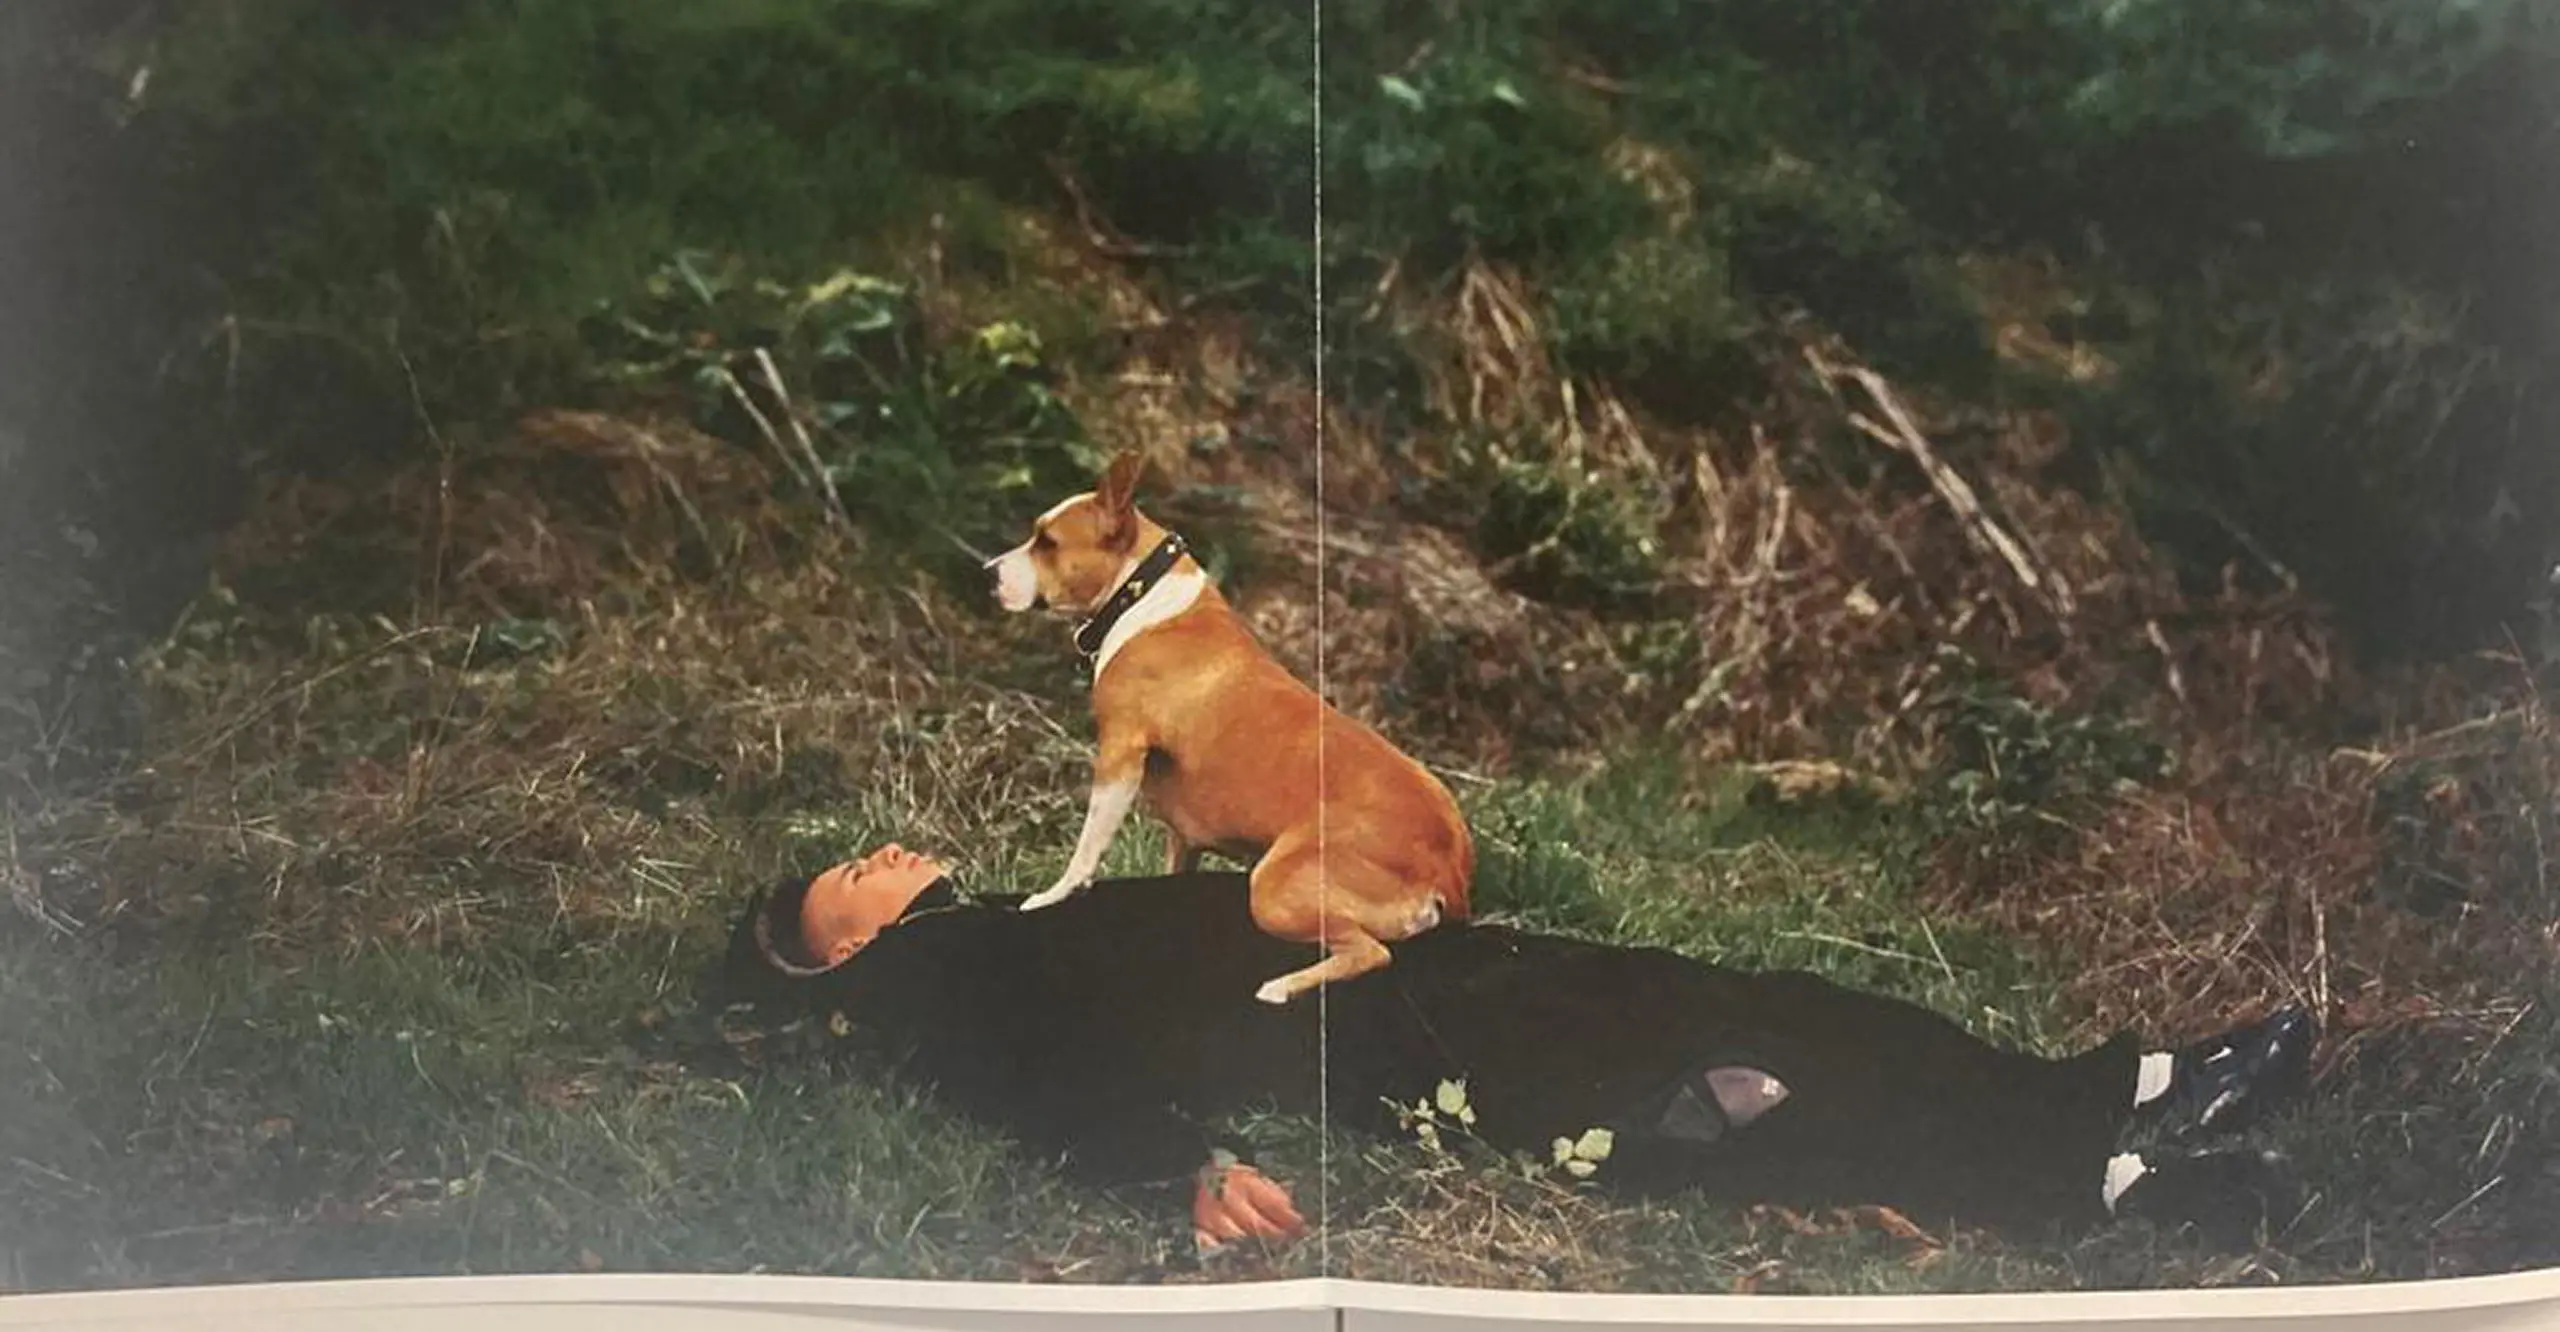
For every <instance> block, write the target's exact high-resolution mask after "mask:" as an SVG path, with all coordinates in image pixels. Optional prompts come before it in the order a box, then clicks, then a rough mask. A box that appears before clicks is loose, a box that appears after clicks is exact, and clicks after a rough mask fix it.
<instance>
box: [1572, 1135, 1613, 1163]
mask: <svg viewBox="0 0 2560 1332" xmlns="http://www.w3.org/2000/svg"><path fill="white" fill-rule="evenodd" d="M1617 1141H1618V1137H1617V1135H1616V1134H1614V1133H1611V1132H1610V1131H1609V1130H1607V1129H1604V1128H1596V1129H1589V1130H1586V1131H1585V1132H1584V1133H1583V1135H1582V1138H1581V1140H1580V1141H1578V1142H1576V1143H1574V1144H1573V1154H1574V1155H1575V1156H1577V1157H1579V1158H1581V1159H1582V1160H1585V1161H1606V1160H1608V1159H1609V1149H1610V1148H1611V1147H1614V1146H1616V1145H1617Z"/></svg>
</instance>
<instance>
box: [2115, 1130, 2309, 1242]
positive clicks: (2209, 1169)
mask: <svg viewBox="0 0 2560 1332" xmlns="http://www.w3.org/2000/svg"><path fill="white" fill-rule="evenodd" d="M2142 1163H2143V1166H2144V1169H2143V1172H2142V1176H2141V1178H2139V1179H2136V1180H2135V1181H2134V1182H2133V1183H2132V1185H2130V1186H2129V1187H2127V1188H2126V1189H2125V1191H2124V1192H2123V1193H2122V1194H2119V1195H2118V1196H2117V1198H2116V1207H2115V1213H2116V1215H2117V1216H2118V1217H2119V1218H2123V1219H2130V1220H2142V1221H2148V1222H2150V1223H2151V1224H2153V1225H2156V1226H2162V1227H2167V1228H2170V1229H2181V1228H2192V1229H2194V1230H2195V1231H2196V1233H2197V1234H2199V1235H2201V1236H2202V1237H2203V1238H2204V1239H2205V1240H2206V1241H2208V1242H2209V1243H2213V1244H2216V1245H2220V1246H2224V1247H2242V1246H2247V1245H2250V1244H2253V1243H2255V1242H2256V1240H2257V1237H2258V1234H2259V1232H2260V1230H2261V1229H2262V1228H2265V1227H2271V1226H2275V1225H2280V1224H2282V1223H2283V1222H2285V1221H2286V1220H2287V1219H2289V1213H2288V1212H2287V1211H2286V1210H2285V1209H2286V1208H2287V1207H2288V1205H2289V1200H2288V1198H2287V1196H2286V1192H2287V1191H2286V1190H2285V1188H2284V1187H2283V1185H2282V1182H2281V1177H2280V1170H2281V1167H2282V1166H2283V1163H2284V1158H2282V1157H2280V1156H2277V1155H2276V1154H2275V1153H2273V1152H2247V1151H2225V1152H2158V1151H2151V1152H2144V1153H2143V1154H2142Z"/></svg>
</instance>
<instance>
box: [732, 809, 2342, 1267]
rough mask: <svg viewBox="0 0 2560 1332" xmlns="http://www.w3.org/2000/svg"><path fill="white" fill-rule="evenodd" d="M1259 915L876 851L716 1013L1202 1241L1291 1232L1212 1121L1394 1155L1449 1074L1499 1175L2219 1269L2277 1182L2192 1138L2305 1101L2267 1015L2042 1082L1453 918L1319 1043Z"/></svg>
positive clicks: (1908, 1031) (1681, 961)
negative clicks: (1321, 1116) (2144, 1239)
mask: <svg viewBox="0 0 2560 1332" xmlns="http://www.w3.org/2000/svg"><path fill="white" fill-rule="evenodd" d="M1252 893H1253V889H1252V887H1251V886H1249V885H1248V883H1247V881H1246V879H1245V877H1244V876H1242V875H1238V874H1220V873H1202V872H1192V873H1187V874H1179V875H1172V876H1166V877H1162V878H1154V879H1130V880H1121V881H1116V882H1111V883H1106V884H1102V885H1098V886H1097V889H1096V891H1093V892H1090V893H1086V894H1083V895H1080V896H1078V897H1076V898H1075V899H1074V900H1072V901H1069V902H1066V903H1062V904H1060V905H1058V906H1055V907H1052V908H1050V909H1048V910H1045V911H1041V912H1036V913H1031V914H1024V913H1022V912H1021V911H1019V910H1018V909H1016V908H1017V907H1018V906H1019V903H1020V901H1021V900H1022V899H1019V898H1005V897H975V898H963V897H962V896H960V895H959V894H958V892H957V891H956V889H955V886H954V885H953V883H952V882H951V880H950V877H949V875H948V873H947V872H946V870H945V868H944V866H943V865H942V864H941V863H940V862H938V861H935V860H933V859H931V858H929V857H926V856H921V855H918V854H915V853H913V852H910V851H907V850H904V849H902V848H899V847H896V846H889V847H885V848H883V849H881V850H879V851H877V852H874V853H873V854H871V855H870V856H868V857H866V858H864V859H862V860H860V861H855V862H850V863H847V864H842V865H837V866H834V867H832V868H830V869H827V870H825V871H823V872H821V873H819V874H816V875H814V876H811V877H809V878H802V879H791V880H786V881H784V882H782V883H781V884H779V885H776V886H775V887H773V888H770V889H768V890H766V891H764V892H761V893H758V894H756V895H755V896H754V898H753V899H752V900H751V901H750V902H749V903H748V904H747V905H746V909H745V911H744V912H743V913H742V914H741V915H740V917H739V918H738V921H737V925H736V928H735V930H734V932H733V934H732V936H731V945H730V952H729V954H728V956H727V958H726V959H725V961H724V963H723V964H722V967H721V969H720V971H719V972H718V973H717V974H716V975H715V977H714V980H713V985H712V990H713V993H714V994H715V995H716V996H717V997H718V998H720V999H721V1000H722V1001H723V1002H726V1003H728V1004H730V1005H732V1006H733V1008H734V1007H735V1006H740V1005H743V1006H747V1007H749V1008H751V1009H755V1010H761V1011H762V1012H763V1013H764V1014H765V1015H767V1016H768V1017H771V1018H785V1019H787V1018H792V1017H800V1016H820V1015H826V1014H831V1013H832V1014H840V1015H841V1016H842V1017H843V1018H844V1019H845V1020H846V1021H847V1023H848V1024H849V1026H848V1027H847V1028H846V1030H847V1032H848V1034H847V1036H846V1037H845V1038H844V1041H843V1046H844V1048H846V1049H848V1050H849V1051H860V1052H864V1053H868V1054H878V1055H881V1056H883V1057H885V1058H886V1059H887V1060H889V1061H890V1062H892V1063H894V1064H896V1065H897V1066H898V1067H899V1068H900V1069H901V1070H902V1071H903V1072H904V1073H905V1074H907V1075H908V1076H911V1077H913V1078H915V1079H916V1080H918V1081H919V1082H921V1083H923V1084H925V1085H926V1086H928V1087H929V1088H930V1090H931V1093H932V1094H933V1096H934V1097H935V1099H936V1100H937V1101H938V1102H939V1103H940V1104H941V1105H942V1106H943V1107H945V1108H946V1109H948V1110H951V1111H955V1112H957V1113H960V1114H962V1115H965V1116H968V1117H970V1118H972V1119H975V1120H977V1121H978V1122H979V1123H981V1124H982V1125H985V1126H987V1127H990V1128H993V1129H995V1130H997V1131H1000V1132H1002V1133H1004V1134H1006V1135H1007V1136H1009V1137H1011V1138H1013V1139H1014V1140H1015V1141H1016V1142H1018V1143H1020V1144H1022V1145H1024V1146H1025V1147H1027V1148H1029V1149H1031V1150H1032V1151H1034V1152H1036V1153H1038V1154H1040V1155H1041V1156H1043V1157H1045V1158H1048V1159H1051V1160H1055V1161H1059V1162H1060V1163H1061V1164H1063V1165H1064V1166H1065V1168H1066V1169H1067V1171H1068V1172H1069V1174H1070V1176H1071V1177H1074V1178H1078V1179H1081V1180H1083V1181H1085V1182H1087V1183H1091V1184H1097V1185H1104V1186H1113V1185H1137V1184H1142V1183H1148V1182H1159V1183H1174V1182H1177V1181H1196V1187H1195V1190H1194V1196H1193V1199H1192V1207H1193V1218H1194V1227H1195V1230H1196V1231H1197V1234H1198V1237H1199V1238H1200V1239H1201V1240H1202V1242H1204V1243H1214V1242H1216V1241H1222V1240H1227V1239H1232V1238H1235V1237H1237V1236H1240V1235H1259V1236H1265V1237H1285V1236H1288V1235H1291V1234H1295V1233H1297V1232H1298V1231H1300V1230H1302V1229H1303V1228H1304V1222H1303V1221H1302V1220H1301V1219H1300V1218H1299V1217H1298V1215H1297V1213H1296V1211H1295V1209H1294V1207H1293V1206H1292V1204H1291V1203H1290V1201H1289V1199H1288V1196H1287V1193H1286V1190H1284V1189H1282V1188H1281V1187H1279V1186H1278V1185H1277V1184H1276V1183H1274V1182H1273V1181H1271V1180H1269V1179H1267V1178H1265V1177H1264V1176H1262V1175H1260V1174H1259V1173H1257V1172H1256V1171H1255V1170H1254V1168H1253V1167H1252V1166H1251V1165H1250V1164H1248V1163H1247V1162H1246V1161H1245V1160H1244V1153H1243V1152H1242V1151H1241V1150H1239V1149H1238V1148H1237V1145H1236V1144H1235V1143H1233V1142H1231V1141H1226V1140H1222V1139H1221V1138H1220V1137H1219V1136H1218V1135H1217V1134H1216V1133H1214V1132H1213V1131H1212V1127H1211V1126H1213V1125H1214V1124H1216V1123H1217V1122H1218V1121H1220V1120H1222V1119H1224V1118H1226V1117H1228V1116H1232V1115H1235V1114H1238V1113H1240V1112H1245V1111H1250V1110H1255V1109H1269V1110H1274V1111H1278V1112H1280V1113H1284V1114H1315V1113H1326V1114H1329V1115H1330V1116H1331V1117H1332V1118H1333V1120H1334V1121H1335V1122H1337V1123H1338V1124H1340V1125H1342V1126H1344V1127H1347V1128H1352V1129H1354V1130H1358V1131H1366V1132H1370V1133H1375V1134H1380V1135H1392V1134H1394V1133H1396V1132H1398V1131H1399V1127H1400V1126H1399V1124H1398V1121H1397V1118H1396V1113H1395V1109H1394V1107H1396V1106H1399V1105H1403V1106H1410V1105H1413V1104H1414V1103H1416V1102H1417V1101H1421V1100H1427V1099H1429V1098H1431V1097H1432V1096H1433V1094H1434V1091H1435V1089H1436V1088H1437V1086H1438V1085H1439V1083H1440V1082H1441V1081H1442V1080H1444V1079H1447V1080H1453V1081H1462V1082H1463V1083H1464V1085H1465V1087H1466V1091H1467V1097H1468V1102H1469V1105H1470V1108H1471V1109H1472V1110H1473V1111H1474V1113H1475V1115H1476V1120H1475V1123H1474V1125H1473V1128H1472V1132H1473V1133H1474V1134H1475V1135H1476V1137H1477V1138H1479V1139H1480V1140H1481V1141H1483V1142H1484V1143H1486V1144H1488V1145H1490V1146H1492V1147H1493V1148H1495V1149H1497V1150H1501V1151H1506V1152H1508V1151H1525V1152H1529V1153H1532V1154H1536V1155H1539V1156H1541V1157H1543V1156H1545V1155H1546V1154H1547V1153H1548V1151H1549V1148H1550V1145H1551V1144H1552V1143H1553V1142H1554V1140H1555V1139H1557V1138H1578V1137H1580V1135H1582V1134H1583V1133H1585V1132H1586V1131H1587V1130H1590V1129H1593V1128H1605V1129H1608V1130H1610V1132H1611V1133H1612V1134H1613V1135H1614V1146H1613V1148H1612V1150H1611V1151H1610V1153H1609V1155H1608V1158H1607V1160H1606V1161H1605V1162H1603V1163H1602V1164H1601V1166H1600V1168H1599V1171H1598V1174H1597V1177H1596V1182H1597V1183H1599V1184H1600V1185H1602V1186H1604V1187H1611V1188H1616V1189H1620V1190H1625V1191H1630V1192H1634V1193H1639V1194H1660V1193H1671V1192H1677V1191H1680V1190H1683V1189H1690V1188H1697V1189H1702V1190H1704V1191H1706V1192H1708V1193H1710V1194H1713V1195H1716V1196H1718V1197H1719V1198H1721V1199H1723V1200H1725V1201H1728V1202H1733V1203H1737V1204H1748V1203H1764V1202H1765V1203H1774V1204H1779V1205H1785V1206H1798V1207H1811V1206H1854V1205H1860V1204H1881V1205H1885V1206H1890V1207H1893V1208H1895V1209H1897V1210H1899V1211H1900V1212H1902V1213H1903V1214H1904V1215H1906V1216H1908V1217H1910V1218H1912V1219H1913V1220H1915V1221H1917V1222H1919V1223H1920V1224H1922V1225H1936V1224H1945V1223H1954V1224H1961V1225H1966V1226H1975V1227H1982V1228H1992V1229H2011V1230H2016V1229H2021V1228H2024V1229H2031V1230H2040V1229H2048V1228H2051V1227H2055V1226H2073V1227H2077V1226H2086V1225H2092V1224H2097V1223H2102V1222H2104V1221H2105V1220H2106V1219H2107V1218H2108V1217H2109V1216H2111V1215H2124V1214H2138V1215H2143V1216H2148V1217H2151V1218H2153V1219H2154V1220H2157V1221H2161V1222H2166V1223H2170V1224H2181V1223H2187V1222H2194V1223H2197V1224H2199V1225H2201V1226H2204V1227H2207V1228H2208V1229H2209V1230H2210V1231H2211V1232H2212V1233H2213V1234H2214V1235H2215V1236H2216V1237H2217V1238H2221V1239H2224V1240H2227V1241H2229V1242H2245V1239H2246V1238H2247V1232H2248V1231H2250V1230H2252V1229H2254V1228H2255V1227H2256V1226H2257V1225H2258V1224H2259V1223H2260V1222H2261V1221H2263V1220H2265V1219H2266V1218H2267V1217H2268V1216H2269V1215H2270V1214H2271V1212H2270V1209H2271V1208H2273V1207H2276V1206H2278V1205H2279V1204H2276V1203H2274V1202H2273V1201H2272V1199H2273V1197H2274V1189H2273V1185H2274V1183H2275V1180H2274V1177H2273V1176H2272V1175H2270V1174H2269V1173H2268V1169H2267V1162H2266V1161H2265V1160H2264V1159H2263V1158H2262V1157H2261V1156H2260V1155H2259V1154H2258V1153H2256V1152H2253V1151H2249V1150H2245V1149H2240V1148H2237V1147H2234V1146H2232V1145H2231V1144H2229V1143H2227V1142H2225V1143H2219V1144H2216V1143H2211V1142H2208V1141H2207V1140H2208V1139H2210V1138H2215V1137H2220V1136H2223V1135H2226V1134H2228V1133H2230V1132H2233V1131H2236V1130H2238V1129H2239V1128H2241V1127H2243V1126H2245V1124H2246V1123H2247V1122H2248V1121H2249V1120H2251V1119H2253V1118H2255V1117H2256V1116H2258V1115H2260V1114H2262V1113H2263V1112H2265V1111H2267V1110H2268V1109H2270V1108H2273V1107H2274V1106H2276V1105H2278V1104H2280V1103H2282V1102H2283V1101H2285V1100H2286V1099H2288V1098H2290V1097H2292V1096H2294V1095H2296V1094H2298V1093H2299V1092H2301V1091H2302V1090H2303V1089H2304V1087H2305V1086H2306V1085H2307V1080H2308V1075H2309V1069H2310V1057H2311V1048H2312V1044H2313V1041H2314V1039H2315V1037H2316V1031H2315V1029H2314V1027H2313V1025H2312V1022H2311V1020H2310V1017H2309V1015H2308V1014H2307V1013H2305V1012H2303V1011H2301V1010H2299V1009H2286V1010H2282V1011H2279V1012H2277V1013H2275V1014H2273V1015H2272V1016H2269V1017H2266V1018H2264V1019H2262V1020H2260V1021H2258V1022H2255V1023H2252V1024H2249V1025H2244V1026H2240V1027H2237V1028H2234V1029H2233V1030H2231V1031H2229V1032H2226V1033H2224V1034H2222V1035H2220V1036H2218V1037H2215V1038H2212V1039H2209V1040H2206V1041H2202V1042H2199V1043H2196V1044H2194V1045H2190V1046H2187V1047H2184V1048H2181V1049H2177V1050H2162V1049H2158V1048H2156V1047H2155V1048H2154V1050H2153V1051H2152V1052H2151V1053H2143V1052H2142V1047H2141V1046H2139V1045H2137V1044H2136V1043H2135V1042H2134V1041H2133V1040H2132V1039H2131V1038H2130V1037H2125V1036H2119V1037H2117V1038H2116V1039H2114V1040H2112V1041H2109V1042H2107V1043H2106V1044H2103V1045H2100V1046H2098V1047H2096V1048H2094V1049H2091V1050H2088V1051H2086V1052H2084V1053H2081V1054H2078V1055H2074V1056H2070V1057H2067V1058H2061V1059H2046V1058H2042V1057H2039V1056H2037V1055H2033V1054H2029V1053H2024V1052H2020V1051H2014V1050H2007V1049H2002V1048H1999V1047H1997V1046H1994V1045H1991V1044H1989V1043H1988V1042H1985V1041H1983V1040H1981V1039H1979V1038H1977V1037H1975V1036H1973V1035H1972V1034H1970V1033H1968V1032H1966V1031H1965V1030H1964V1029H1963V1028H1961V1027H1959V1026H1957V1025H1956V1024H1955V1023H1953V1022H1950V1021H1948V1020H1947V1019H1945V1018H1943V1017H1941V1016H1939V1015H1937V1014H1935V1013H1932V1012H1929V1011H1927V1010H1925V1009H1922V1008H1919V1007H1916V1006H1914V1005H1911V1004H1908V1003H1905V1002H1902V1001H1900V1000H1896V999H1889V998H1883V997H1880V996H1876V995H1869V994H1862V993H1858V992H1856V991H1853V990H1848V989H1844V988H1842V987H1840V986H1838V985H1834V984H1832V983H1831V982H1829V981H1826V980H1823V979H1821V978H1819V977H1817V976H1814V975H1811V974H1808V973H1804V972H1775V973H1754V972H1746V971H1737V970H1730V969H1726V968H1722V967H1717V966H1712V965H1709V964H1707V963H1703V962H1699V961H1697V960H1695V959H1692V958H1689V957H1686V956H1683V955H1680V954H1677V953H1673V952H1669V951H1666V950H1662V949H1657V948H1631V947H1616V946H1610V945H1604V944H1597V943H1589V942H1584V941H1580V940H1573V939H1566V938H1559V937H1553V936H1547V935H1541V934H1536V933H1532V932H1528V931H1524V930H1519V929H1513V928H1509V927H1506V926H1500V925H1491V924H1482V923H1467V922H1451V923H1446V924H1442V925H1440V926H1438V927H1437V928H1435V929H1432V930H1430V931H1428V932H1425V933H1423V934H1420V935H1417V936H1414V937H1413V938H1411V939H1409V940H1407V941H1405V942H1404V943H1403V944H1402V945H1401V946H1400V947H1399V949H1398V953H1399V959H1398V962H1397V965H1395V966H1394V967H1391V968H1388V969H1386V970H1383V971H1380V972H1376V973H1373V974H1371V975H1367V976H1363V977H1360V978H1358V979H1355V980H1352V981H1347V982H1338V983H1336V984H1334V985H1332V986H1329V987H1328V988H1327V990H1326V993H1327V994H1328V995H1329V996H1330V998H1329V1001H1328V1004H1327V1007H1328V1008H1329V1009H1330V1010H1331V1012H1330V1015H1329V1016H1330V1019H1331V1020H1330V1022H1326V1021H1325V1017H1326V1015H1323V1014H1320V1013H1319V1012H1318V1011H1317V1009H1316V1007H1315V1006H1314V1005H1311V1004H1293V1005H1287V1006H1283V1007H1278V1008H1274V1007H1271V1006H1267V1005H1264V1004H1260V1003H1255V1002H1253V1001H1251V1000H1249V999H1247V998H1246V997H1245V995H1244V993H1243V992H1242V991H1241V990H1240V989H1239V988H1238V987H1236V986H1235V985H1234V983H1233V977H1234V975H1235V974H1236V973H1237V971H1238V970H1240V969H1245V968H1253V967H1263V966H1269V965H1273V964H1274V963H1275V962H1276V961H1277V960H1278V959H1279V958H1280V957H1282V956H1283V955H1285V954H1286V953H1287V952H1288V951H1290V948H1291V946H1290V945H1288V944H1286V943H1284V942H1282V941H1280V940H1276V939H1274V938H1272V937H1271V936H1270V935H1269V934H1268V933H1266V932H1264V931H1262V930H1260V929H1258V928H1257V927H1256V926H1255V924H1254V914H1253V912H1252V910H1251V906H1250V900H1251V898H1252ZM831 1025H832V1024H831ZM1320 1026H1322V1027H1324V1028H1326V1029H1327V1030H1326V1031H1325V1032H1324V1033H1322V1034H1323V1036H1324V1038H1323V1039H1319V1036H1320V1031H1319V1028H1320ZM1327 1080H1329V1085H1327ZM1204 1162H1207V1163H1209V1164H1207V1165H1206V1167H1205V1168H1204V1166H1203V1163H1204Z"/></svg>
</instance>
